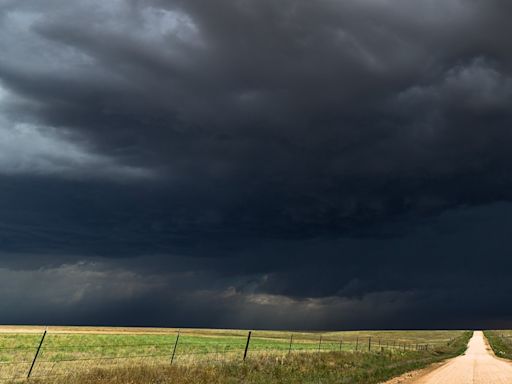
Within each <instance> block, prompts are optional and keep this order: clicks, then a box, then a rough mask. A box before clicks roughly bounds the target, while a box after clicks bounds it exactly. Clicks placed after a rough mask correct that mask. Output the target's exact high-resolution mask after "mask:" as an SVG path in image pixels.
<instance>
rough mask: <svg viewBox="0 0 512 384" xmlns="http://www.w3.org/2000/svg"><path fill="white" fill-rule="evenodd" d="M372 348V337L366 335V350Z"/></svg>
mask: <svg viewBox="0 0 512 384" xmlns="http://www.w3.org/2000/svg"><path fill="white" fill-rule="evenodd" d="M371 350H372V337H371V336H370V337H368V352H370V351H371Z"/></svg>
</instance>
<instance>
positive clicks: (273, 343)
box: [0, 327, 463, 381]
mask: <svg viewBox="0 0 512 384" xmlns="http://www.w3.org/2000/svg"><path fill="white" fill-rule="evenodd" d="M0 331H1V332H0V380H2V381H5V379H7V378H11V377H19V378H22V377H25V376H26V374H27V372H28V370H29V368H30V364H31V362H32V359H33V357H34V354H35V351H36V349H37V346H38V345H39V342H40V340H41V336H42V331H43V330H42V329H40V328H34V327H18V328H12V327H11V328H8V327H0ZM247 332H248V331H241V330H218V329H183V330H181V331H180V338H179V343H178V346H177V349H176V356H175V359H174V361H175V364H177V365H188V366H191V365H197V364H201V365H211V364H214V365H215V364H217V365H218V364H219V363H222V364H226V363H236V362H240V361H241V360H242V357H243V354H244V348H245V344H246V341H247ZM177 334H178V330H176V329H148V328H84V327H51V328H50V329H49V331H48V334H47V336H46V338H45V341H44V344H43V348H42V349H41V353H40V354H39V357H38V360H37V364H36V366H35V369H34V371H33V375H34V376H36V377H37V376H41V377H42V376H47V375H55V374H58V375H60V374H67V373H68V372H71V371H73V372H86V371H89V370H91V369H95V368H106V369H111V368H112V367H116V366H126V365H130V366H133V365H155V366H165V365H168V364H169V361H170V358H171V355H172V352H173V349H174V345H175V342H176V337H177ZM462 334H463V333H462V332H461V331H357V332H323V333H320V332H281V331H253V332H252V338H251V342H250V346H249V353H248V359H247V363H249V364H252V363H253V362H255V361H260V360H261V359H265V358H269V356H270V357H271V358H284V357H287V358H290V357H294V356H296V355H302V354H304V353H307V356H310V357H311V356H312V355H313V354H315V355H316V354H318V353H319V352H322V353H334V352H347V353H348V352H350V353H348V356H350V355H353V354H354V353H353V352H356V350H357V352H358V353H360V352H363V351H368V347H369V344H370V345H371V352H374V353H375V352H386V353H388V354H389V355H390V356H401V355H402V354H404V353H408V352H414V353H416V349H418V350H419V349H426V345H427V344H428V349H429V351H427V352H428V353H434V351H437V350H439V348H442V347H443V346H446V345H447V343H449V341H450V340H454V339H455V338H457V337H460V336H461V335H462ZM292 335H293V340H292V344H291V348H290V338H291V336H292ZM320 339H321V340H320ZM370 339H371V343H369V341H370ZM417 346H418V347H417ZM370 355H371V354H370ZM427 355H428V356H430V354H427Z"/></svg>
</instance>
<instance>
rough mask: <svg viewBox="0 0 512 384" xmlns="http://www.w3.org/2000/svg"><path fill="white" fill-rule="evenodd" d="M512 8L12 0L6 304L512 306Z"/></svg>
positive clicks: (311, 319)
mask: <svg viewBox="0 0 512 384" xmlns="http://www.w3.org/2000/svg"><path fill="white" fill-rule="evenodd" d="M511 10H512V8H511V5H509V4H508V3H507V2H505V1H501V0H491V1H480V0H448V1H446V0H445V1H441V0H436V1H430V0H420V1H416V2H414V3H413V2H410V1H406V0H388V1H375V0H363V1H361V0H357V1H355V0H353V1H352V0H350V1H344V2H336V1H331V0H320V1H317V2H315V3H311V2H310V1H306V0H299V1H296V0H294V1H289V0H279V1H276V0H260V1H252V0H249V1H233V0H220V1H216V2H215V4H213V3H211V2H208V1H205V0H189V1H186V2H182V1H177V0H176V1H175V0H166V1H162V0H141V1H139V0H116V1H109V2H104V1H98V0H87V1H81V2H77V1H61V0H38V1H24V2H22V3H20V2H18V1H3V2H0V51H1V52H2V56H1V57H0V186H1V188H0V252H1V253H2V256H1V257H0V260H2V263H3V264H4V267H5V268H3V269H2V271H3V272H2V273H3V275H4V277H5V279H4V280H5V284H6V285H5V286H4V288H3V289H4V290H5V291H7V292H9V295H8V302H11V303H15V302H16V300H18V299H19V298H20V297H25V298H26V297H30V292H32V291H33V290H32V289H30V287H34V288H35V287H36V286H37V292H38V293H39V294H41V295H46V296H45V297H47V299H45V298H37V300H35V301H37V302H38V303H48V305H49V306H50V307H52V308H53V310H52V311H51V312H50V311H48V312H45V311H42V310H40V309H37V310H36V309H34V311H33V312H31V311H30V308H29V307H28V306H27V307H22V306H21V304H20V305H14V304H13V305H14V308H18V309H15V310H13V311H11V312H10V314H9V315H8V316H7V315H5V316H7V317H4V319H2V318H1V317H0V322H35V321H36V320H37V318H40V319H48V320H47V321H53V322H58V323H66V322H75V323H88V322H91V323H102V322H109V323H130V324H135V323H137V324H141V325H143V324H148V325H151V324H154V323H159V324H164V323H165V324H167V323H170V322H175V321H176V322H180V323H181V324H182V325H184V326H186V325H187V323H190V325H205V326H207V325H215V326H223V325H224V324H226V325H229V326H247V327H250V326H254V327H258V326H263V327H269V326H276V327H286V326H287V324H289V326H290V327H292V326H293V327H300V328H307V327H316V328H322V327H337V328H343V327H353V328H354V327H355V328H357V327H358V324H359V325H360V326H364V325H367V326H372V327H379V326H382V327H392V326H393V325H395V324H400V326H402V327H416V326H424V327H428V326H429V325H432V326H441V327H442V326H456V325H454V324H457V320H460V318H462V317H464V318H465V321H466V322H465V323H464V324H470V325H471V324H508V323H507V322H508V321H510V320H509V319H510V318H509V314H508V311H506V310H504V309H500V308H501V306H500V305H498V301H497V299H495V298H492V297H490V296H493V294H495V295H496V297H500V294H499V293H500V292H502V288H503V281H504V279H506V278H507V277H508V276H507V274H506V272H505V271H506V269H503V266H504V265H508V261H507V260H508V256H507V255H508V253H509V251H510V250H511V248H512V245H511V244H510V243H509V241H508V232H507V229H506V228H507V226H508V223H510V220H512V211H511V210H510V205H509V204H510V201H511V199H512V194H511V192H510V191H512V179H511V177H510V172H509V168H510V165H511V164H512V157H511V155H510V153H511V152H510V150H509V148H510V146H511V145H512V136H511V135H510V133H509V131H510V129H509V127H510V123H511V121H512V108H511V107H510V105H512V53H511V51H510V49H509V45H510V44H509V42H508V38H507V37H508V35H510V33H509V32H512V31H511V27H510V23H509V20H508V19H507V17H506V15H507V14H509V13H510V12H509V11H511ZM29 255H31V256H29ZM35 255H37V256H35ZM177 260H179V263H178V264H179V271H177V270H176V268H178V267H177V266H176V262H177ZM482 260H485V266H484V267H482ZM94 263H97V264H94ZM14 265H17V266H16V267H14ZM150 271H151V272H150ZM48 276H50V277H48ZM73 276H75V277H77V278H75V277H73ZM80 276H82V277H83V279H82V278H81V277H80ZM496 276H498V277H496ZM475 279H476V280H479V279H480V280H479V281H481V285H483V286H485V287H487V288H486V289H485V290H483V292H484V293H481V294H479V293H478V292H476V291H475V290H474V289H473V287H474V285H475ZM153 280H154V282H155V284H154V285H153V284H151V281H153ZM9 281H10V283H9ZM15 281H25V282H26V283H23V284H18V285H16V284H14V282H15ZM173 281H178V282H179V284H178V283H176V284H177V285H173V284H174V283H173ZM123 282H126V295H124V296H123V292H122V291H123V289H122V287H123V284H124V283H123ZM37 284H39V285H37ZM109 284H114V285H115V286H116V287H121V288H119V289H117V288H115V287H114V288H113V287H112V286H110V285H109ZM64 286H69V289H68V293H67V294H66V295H67V296H66V298H64V299H62V301H60V302H59V303H57V302H55V301H52V299H51V296H54V295H52V294H51V292H52V291H54V290H55V291H57V290H59V289H60V288H59V287H64ZM93 286H95V287H97V290H95V289H96V288H94V289H93V288H91V287H93ZM133 287H135V288H133ZM185 287H186V288H185ZM132 288H133V289H132ZM107 291H108V292H111V293H113V294H114V293H116V292H117V293H118V295H117V296H115V297H114V296H108V295H107V296H104V295H102V294H101V292H107ZM169 292H174V293H175V294H174V295H170V294H169ZM152 296H156V297H160V298H162V299H159V300H160V301H159V300H148V297H152ZM34 297H35V296H34ZM70 297H71V298H73V297H75V298H76V300H75V301H73V300H72V299H70ZM447 298H448V299H447ZM472 298H476V299H474V300H473V299H472ZM9 300H11V301H9ZM446 300H448V301H449V302H450V307H449V308H447V306H446V305H445V301H446ZM472 300H473V301H472ZM164 301H165V302H166V303H167V304H165V305H164V304H163V302H164ZM25 302H31V300H25ZM209 302H214V303H215V305H217V306H218V307H219V308H222V309H223V311H224V312H225V313H226V314H229V316H227V315H226V316H222V315H221V314H220V312H219V311H217V312H216V311H212V310H211V306H209V305H208V303H209ZM113 303H116V304H115V305H114V304H113ZM185 303H186V304H185ZM383 303H384V304H383ZM141 305H144V306H145V307H144V308H145V310H144V311H139V309H140V306H141ZM78 306H80V308H81V310H80V311H79V312H76V314H75V312H73V311H74V309H73V308H78ZM162 306H165V307H166V308H168V310H166V311H163V312H162V311H160V310H159V308H160V307H162ZM59 308H61V310H59ZM106 308H111V309H110V310H108V309H106ZM276 308H286V311H285V312H286V316H285V315H284V314H283V315H282V316H281V315H280V316H277V317H276V318H275V321H274V320H273V321H270V320H269V319H268V318H267V317H265V314H266V313H268V311H270V310H272V311H273V312H275V310H276ZM311 308H314V310H311ZM368 308H375V311H374V312H371V311H370V310H369V309H368ZM178 309H179V310H178ZM177 312H179V313H182V315H181V317H179V316H177V315H176V314H175V313H177ZM2 313H3V312H2ZM49 313H52V316H51V317H48V316H49V315H48V314H49ZM136 313H144V314H146V316H147V317H146V318H142V317H138V316H136V315H135V314H136ZM151 313H153V314H154V315H151ZM346 313H350V315H347V314H346ZM414 313H416V314H418V315H417V316H415V315H413V314H414ZM429 313H430V314H431V315H429ZM124 314H130V316H128V317H129V318H130V319H129V318H128V317H123V316H122V315H124ZM293 314H295V315H293ZM420 314H421V316H420ZM31 315H33V317H34V320H31ZM157 319H158V320H157ZM230 319H234V320H232V321H231V320H230ZM295 319H303V321H302V320H301V321H298V320H295ZM170 325H172V324H170Z"/></svg>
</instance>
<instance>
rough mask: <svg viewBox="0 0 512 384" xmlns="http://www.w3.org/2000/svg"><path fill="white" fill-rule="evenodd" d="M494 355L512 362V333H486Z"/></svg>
mask: <svg viewBox="0 0 512 384" xmlns="http://www.w3.org/2000/svg"><path fill="white" fill-rule="evenodd" d="M484 335H485V337H487V340H488V341H489V344H490V345H491V348H492V350H493V351H494V354H495V355H496V356H498V357H503V358H505V359H511V360H512V331H484Z"/></svg>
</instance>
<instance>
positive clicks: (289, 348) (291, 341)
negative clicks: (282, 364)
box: [288, 333, 293, 354]
mask: <svg viewBox="0 0 512 384" xmlns="http://www.w3.org/2000/svg"><path fill="white" fill-rule="evenodd" d="M292 343H293V333H292V334H291V335H290V346H289V347H288V354H290V352H291V351H292Z"/></svg>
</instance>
